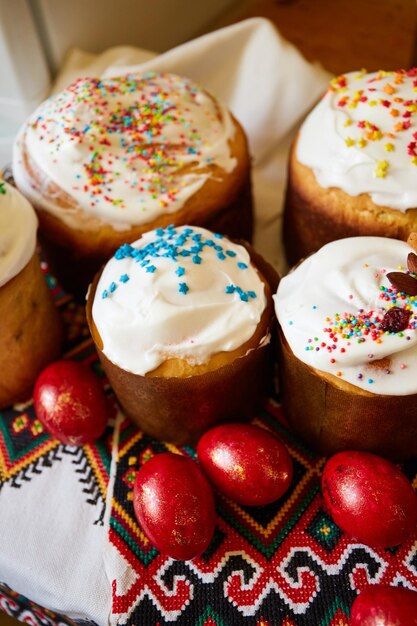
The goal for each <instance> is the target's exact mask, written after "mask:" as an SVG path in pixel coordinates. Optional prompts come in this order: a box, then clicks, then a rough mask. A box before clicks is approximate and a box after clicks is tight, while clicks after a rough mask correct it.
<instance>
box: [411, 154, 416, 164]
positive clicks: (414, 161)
mask: <svg viewBox="0 0 417 626" xmlns="http://www.w3.org/2000/svg"><path fill="white" fill-rule="evenodd" d="M411 163H412V164H413V165H417V156H413V157H411Z"/></svg>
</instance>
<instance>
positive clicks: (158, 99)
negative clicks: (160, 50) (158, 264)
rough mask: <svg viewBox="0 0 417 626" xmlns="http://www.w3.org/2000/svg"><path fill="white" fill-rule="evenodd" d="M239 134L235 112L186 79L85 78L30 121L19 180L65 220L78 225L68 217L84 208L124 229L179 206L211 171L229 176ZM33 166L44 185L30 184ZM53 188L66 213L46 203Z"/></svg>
mask: <svg viewBox="0 0 417 626" xmlns="http://www.w3.org/2000/svg"><path fill="white" fill-rule="evenodd" d="M234 132H235V126H234V123H233V120H232V118H231V116H230V114H229V112H228V111H227V110H226V109H225V108H224V107H223V106H222V105H221V104H219V103H218V102H217V101H216V100H215V99H214V98H213V97H212V96H211V95H210V94H208V93H207V92H206V91H205V90H204V89H203V88H202V87H200V86H199V85H197V84H196V83H194V82H192V81H191V80H188V79H187V78H183V77H180V76H176V75H174V74H167V73H147V74H142V75H140V74H133V75H125V76H119V77H115V78H102V79H98V78H90V79H80V80H77V81H76V82H74V83H73V84H72V85H70V86H69V87H68V88H67V89H65V90H64V91H62V92H61V93H59V94H57V95H55V96H52V97H51V98H49V99H48V100H46V101H45V102H44V103H43V104H41V105H40V107H39V108H38V109H37V110H36V111H35V113H34V114H33V115H32V116H31V117H30V118H29V119H28V121H27V122H26V123H25V125H24V126H23V128H22V129H21V132H20V134H19V137H18V138H17V140H16V145H15V150H14V159H13V173H14V176H15V179H16V182H17V184H18V186H19V187H20V188H21V189H23V190H24V192H25V193H26V194H27V196H28V197H29V198H31V199H33V201H34V202H36V203H37V204H38V205H39V206H40V208H45V209H47V210H49V211H51V212H52V213H54V214H56V215H57V216H58V217H59V218H60V219H62V220H64V221H66V222H67V223H70V224H73V225H76V224H77V222H75V224H74V223H73V222H71V220H73V219H74V211H76V210H79V208H80V207H81V208H82V210H83V211H84V212H86V213H87V214H89V215H91V216H93V217H95V218H98V219H99V220H101V221H102V222H105V223H108V224H111V225H112V226H113V227H114V228H115V229H117V230H124V229H128V228H130V227H131V226H132V225H137V224H144V223H147V222H150V221H152V220H153V219H154V218H156V217H157V216H159V215H161V214H164V213H172V212H175V211H177V210H178V209H180V208H181V206H182V205H183V204H184V202H185V201H186V200H187V199H188V198H189V197H190V196H191V195H193V194H194V193H195V192H197V191H198V190H199V189H200V188H201V187H202V186H203V184H204V183H205V181H206V180H207V179H208V178H209V177H210V175H211V173H210V168H211V167H212V166H213V165H216V166H218V167H220V168H222V169H223V170H224V171H226V172H230V171H232V170H233V169H234V167H235V165H236V159H235V158H234V157H232V155H231V150H230V146H229V140H231V139H232V138H233V136H234ZM25 161H26V162H25ZM31 164H33V166H34V168H33V169H36V170H39V171H40V172H41V173H42V175H43V179H44V181H43V182H42V181H41V182H40V183H37V184H33V181H32V180H31V178H30V177H29V176H28V172H27V167H28V165H29V167H30V166H31ZM48 181H52V182H53V183H55V184H56V185H57V186H58V187H59V188H60V189H62V191H63V192H65V193H64V196H65V194H67V197H66V198H65V197H64V199H63V201H64V204H65V208H64V209H63V208H62V206H59V204H57V202H55V201H54V198H53V197H50V195H51V194H50V193H49V196H48V189H47V187H46V185H45V184H44V183H45V182H48ZM42 186H44V187H45V188H44V189H42ZM61 200H62V198H61Z"/></svg>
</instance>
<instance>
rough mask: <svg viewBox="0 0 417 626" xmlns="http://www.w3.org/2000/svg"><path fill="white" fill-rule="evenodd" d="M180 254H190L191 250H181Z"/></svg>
mask: <svg viewBox="0 0 417 626" xmlns="http://www.w3.org/2000/svg"><path fill="white" fill-rule="evenodd" d="M180 255H181V256H191V252H190V251H189V250H181V252H180Z"/></svg>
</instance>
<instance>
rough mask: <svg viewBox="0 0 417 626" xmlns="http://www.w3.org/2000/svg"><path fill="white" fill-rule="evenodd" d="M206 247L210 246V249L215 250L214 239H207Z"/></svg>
mask: <svg viewBox="0 0 417 626" xmlns="http://www.w3.org/2000/svg"><path fill="white" fill-rule="evenodd" d="M204 245H206V246H208V247H209V248H213V247H214V241H213V239H206V241H205V242H204Z"/></svg>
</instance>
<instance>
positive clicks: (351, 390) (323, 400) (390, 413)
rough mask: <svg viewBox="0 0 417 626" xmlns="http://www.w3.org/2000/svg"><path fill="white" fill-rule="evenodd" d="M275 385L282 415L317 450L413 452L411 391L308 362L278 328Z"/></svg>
mask: <svg viewBox="0 0 417 626" xmlns="http://www.w3.org/2000/svg"><path fill="white" fill-rule="evenodd" d="M279 338H280V342H279V343H280V369H279V374H280V381H281V382H280V389H281V393H282V403H283V409H284V413H285V416H286V417H287V419H288V421H289V422H290V424H291V426H292V427H293V428H294V430H295V431H296V432H297V434H298V435H299V436H300V437H301V438H302V439H303V440H304V441H305V442H306V443H307V445H309V446H311V447H312V448H313V449H315V450H317V451H319V452H321V453H323V454H327V455H330V454H334V453H335V452H338V451H341V450H350V449H354V450H367V451H370V452H375V453H376V454H381V455H382V456H385V457H388V458H391V459H393V460H396V461H401V460H405V459H407V458H410V457H412V456H414V455H415V454H416V453H417V394H413V395H409V396H385V395H384V396H382V395H377V394H372V393H370V392H367V391H365V390H363V389H360V388H359V387H355V386H354V385H351V384H349V383H347V382H346V381H342V380H340V379H338V378H336V377H335V376H332V375H331V374H327V373H324V372H321V371H318V370H316V369H314V368H311V367H309V366H308V365H306V364H305V363H303V362H302V361H300V360H299V359H298V358H297V357H296V356H295V355H294V354H293V352H292V351H291V348H290V347H289V345H288V343H287V341H286V339H285V337H284V335H283V333H282V331H281V329H280V330H279Z"/></svg>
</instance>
